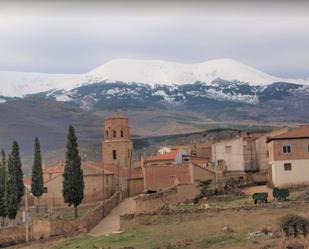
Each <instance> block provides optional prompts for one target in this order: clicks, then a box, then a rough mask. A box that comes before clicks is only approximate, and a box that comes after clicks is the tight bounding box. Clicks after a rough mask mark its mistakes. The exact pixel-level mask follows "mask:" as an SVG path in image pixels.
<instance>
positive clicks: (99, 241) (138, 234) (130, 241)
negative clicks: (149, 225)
mask: <svg viewBox="0 0 309 249" xmlns="http://www.w3.org/2000/svg"><path fill="white" fill-rule="evenodd" d="M147 236H149V234H148V233H146V232H144V231H141V230H135V231H129V232H125V233H123V234H112V235H108V236H101V237H92V236H90V235H85V236H83V237H80V238H78V239H74V240H69V241H65V242H63V243H61V244H60V245H58V246H56V247H55V248H54V249H64V248H65V249H75V248H82V249H92V248H97V247H99V248H101V247H106V248H108V247H111V248H120V247H124V246H139V245H141V244H143V243H141V241H143V238H145V237H147ZM137 248H139V247H137Z"/></svg>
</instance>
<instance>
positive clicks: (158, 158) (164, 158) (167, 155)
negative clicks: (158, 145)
mask: <svg viewBox="0 0 309 249" xmlns="http://www.w3.org/2000/svg"><path fill="white" fill-rule="evenodd" d="M178 153H179V150H172V151H171V152H168V153H164V154H159V155H156V156H148V157H145V159H144V161H145V162H153V161H172V160H175V158H176V156H177V154H178Z"/></svg>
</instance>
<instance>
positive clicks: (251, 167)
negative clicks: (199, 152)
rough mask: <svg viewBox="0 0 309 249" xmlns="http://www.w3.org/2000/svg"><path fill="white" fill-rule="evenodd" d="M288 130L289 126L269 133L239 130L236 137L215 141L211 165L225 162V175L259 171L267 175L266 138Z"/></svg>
mask: <svg viewBox="0 0 309 249" xmlns="http://www.w3.org/2000/svg"><path fill="white" fill-rule="evenodd" d="M287 130H288V128H287V127H282V128H279V129H275V130H273V131H270V132H267V133H248V132H239V134H238V135H237V136H236V137H234V138H231V139H225V140H220V141H217V142H214V143H213V144H212V146H211V165H212V166H213V167H216V165H218V163H220V162H221V163H222V162H223V163H224V173H225V175H238V176H245V175H247V174H248V173H255V172H259V173H264V174H265V177H266V173H267V169H268V165H269V164H268V157H267V143H266V140H267V138H268V137H272V136H276V135H280V134H282V133H285V132H287ZM265 180H266V179H265Z"/></svg>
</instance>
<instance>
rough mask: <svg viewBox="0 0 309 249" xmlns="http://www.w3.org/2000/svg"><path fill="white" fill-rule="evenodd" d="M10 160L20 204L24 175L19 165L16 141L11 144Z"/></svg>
mask: <svg viewBox="0 0 309 249" xmlns="http://www.w3.org/2000/svg"><path fill="white" fill-rule="evenodd" d="M11 160H12V164H13V167H14V170H15V177H16V185H17V196H18V203H20V201H21V199H22V197H23V195H24V192H25V186H24V182H23V176H24V174H23V171H22V165H21V160H20V155H19V146H18V143H17V142H16V141H14V142H13V144H12V152H11Z"/></svg>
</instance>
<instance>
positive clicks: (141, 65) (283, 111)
mask: <svg viewBox="0 0 309 249" xmlns="http://www.w3.org/2000/svg"><path fill="white" fill-rule="evenodd" d="M308 109H309V80H308V79H284V78H279V77H275V76H271V75H268V74H266V73H263V72H261V71H259V70H257V69H254V68H252V67H249V66H247V65H244V64H242V63H239V62H237V61H235V60H231V59H217V60H211V61H206V62H203V63H198V64H180V63H176V62H166V61H159V60H129V59H116V60H112V61H110V62H108V63H106V64H104V65H102V66H99V67H97V68H95V69H93V70H91V71H90V72H87V73H84V74H45V73H27V72H8V71H0V120H1V122H0V141H1V144H0V146H3V147H5V148H9V143H10V142H11V141H12V140H14V139H15V140H18V141H20V143H21V145H22V148H23V149H24V151H25V153H26V154H27V153H30V152H31V151H32V142H33V141H32V140H33V137H34V136H36V135H37V136H39V137H40V138H41V139H42V143H43V150H45V151H54V150H57V149H59V148H63V147H64V145H65V134H66V129H67V126H68V125H69V124H73V125H74V126H75V127H76V129H77V132H78V135H79V137H80V143H81V145H82V146H83V147H84V148H90V147H91V146H92V145H93V144H99V143H100V142H101V140H102V136H103V134H102V121H103V118H104V117H105V116H106V115H109V114H111V113H113V112H121V113H124V114H127V115H128V116H129V118H130V122H131V126H132V130H133V134H134V135H135V136H137V137H140V136H155V135H162V134H176V133H186V132H197V131H201V130H204V129H208V128H216V127H226V128H239V127H245V126H248V125H256V126H261V125H262V126H265V125H267V126H269V125H270V126H272V125H282V124H295V123H304V122H309V112H308ZM44 144H45V145H44ZM98 151H99V150H98Z"/></svg>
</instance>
